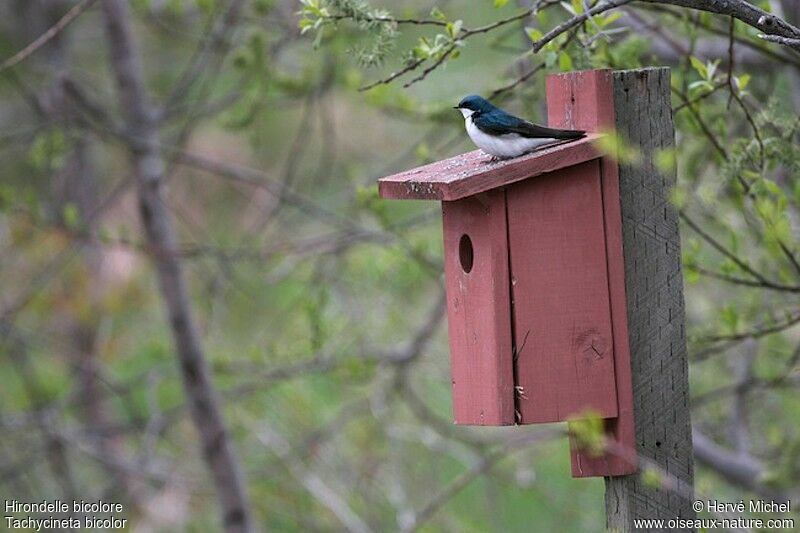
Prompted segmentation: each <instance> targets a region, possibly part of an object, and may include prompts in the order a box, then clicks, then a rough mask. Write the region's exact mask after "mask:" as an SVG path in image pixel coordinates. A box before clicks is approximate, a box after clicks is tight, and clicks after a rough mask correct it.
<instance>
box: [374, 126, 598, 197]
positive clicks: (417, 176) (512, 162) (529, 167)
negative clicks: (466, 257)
mask: <svg viewBox="0 0 800 533" xmlns="http://www.w3.org/2000/svg"><path fill="white" fill-rule="evenodd" d="M600 137H602V134H598V133H590V134H588V135H587V136H586V137H584V138H582V139H579V140H577V141H568V142H563V143H559V144H556V145H553V146H550V147H548V148H544V149H541V150H537V151H535V152H532V153H530V154H526V155H524V156H521V157H516V158H514V159H506V160H501V161H496V162H491V161H490V157H489V156H488V155H486V154H485V153H483V152H481V151H480V150H474V151H472V152H467V153H465V154H461V155H457V156H455V157H451V158H449V159H443V160H441V161H437V162H435V163H431V164H428V165H424V166H421V167H417V168H413V169H411V170H406V171H405V172H401V173H399V174H394V175H392V176H386V177H384V178H381V179H380V180H378V190H379V191H380V195H381V198H386V199H393V200H459V199H461V198H465V197H467V196H472V195H474V194H478V193H481V192H485V191H488V190H490V189H495V188H497V187H503V186H505V185H509V184H511V183H514V182H517V181H520V180H524V179H528V178H532V177H534V176H538V175H540V174H544V173H546V172H552V171H554V170H558V169H561V168H565V167H569V166H572V165H577V164H579V163H583V162H585V161H590V160H592V159H597V158H599V157H601V156H602V155H603V154H602V153H601V151H600V148H599V147H598V146H597V143H596V141H597V140H598V139H599V138H600Z"/></svg>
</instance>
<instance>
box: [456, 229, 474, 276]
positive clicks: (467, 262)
mask: <svg viewBox="0 0 800 533" xmlns="http://www.w3.org/2000/svg"><path fill="white" fill-rule="evenodd" d="M473 254H474V252H473V250H472V239H470V238H469V235H467V234H466V233H465V234H464V235H462V236H461V240H460V241H458V258H459V259H460V261H461V268H462V269H464V272H466V273H467V274H469V273H470V272H471V271H472V260H473V259H474V255H473Z"/></svg>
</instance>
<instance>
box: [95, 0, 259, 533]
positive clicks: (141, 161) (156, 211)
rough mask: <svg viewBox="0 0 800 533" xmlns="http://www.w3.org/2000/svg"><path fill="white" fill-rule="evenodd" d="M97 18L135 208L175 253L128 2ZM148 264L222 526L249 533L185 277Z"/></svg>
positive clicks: (107, 6) (163, 264) (107, 1)
mask: <svg viewBox="0 0 800 533" xmlns="http://www.w3.org/2000/svg"><path fill="white" fill-rule="evenodd" d="M103 12H104V15H105V23H106V30H107V35H108V43H109V47H110V49H111V59H110V60H111V68H112V69H113V72H114V76H115V78H116V84H117V90H118V93H119V98H120V104H121V107H122V109H123V111H124V113H125V117H126V121H127V129H128V130H129V131H130V134H131V137H130V140H129V143H128V149H129V151H130V154H131V157H132V160H133V165H134V175H135V178H136V181H137V184H138V187H139V207H140V211H141V216H142V222H143V225H144V229H145V233H146V236H147V240H148V242H149V243H150V244H151V245H153V246H154V247H155V248H158V249H160V248H164V249H167V250H172V249H174V248H175V246H176V235H175V229H174V227H173V224H172V220H171V218H170V214H169V211H168V210H167V207H166V205H165V203H164V200H163V196H162V181H163V178H164V170H165V166H164V161H163V159H162V157H161V154H160V153H159V151H158V129H157V124H156V123H155V121H154V120H153V118H154V115H155V113H154V109H153V107H152V105H151V104H150V102H149V100H148V97H147V94H146V89H145V85H144V76H143V69H142V64H141V55H140V52H139V49H138V43H137V42H136V41H135V40H134V37H133V32H132V28H131V25H130V19H131V17H130V13H129V11H128V6H127V2H124V1H123V0H104V1H103ZM153 260H154V262H155V266H156V270H157V274H158V280H159V284H160V288H161V294H162V298H163V300H164V304H165V306H166V308H167V312H168V314H169V323H170V326H171V328H172V335H173V339H174V342H175V347H176V350H177V353H178V358H179V360H180V368H181V373H182V377H183V383H184V389H185V391H186V395H187V397H188V400H189V406H190V412H191V414H192V418H193V420H194V424H195V427H196V428H197V431H198V433H199V436H200V440H201V442H202V447H203V453H204V456H205V460H206V462H207V464H208V467H209V470H210V471H211V474H212V476H213V477H214V481H215V485H216V490H217V497H218V500H219V503H220V505H221V508H222V512H223V524H224V527H225V529H226V531H228V532H237V533H238V532H242V533H246V532H249V531H252V530H253V529H254V526H253V523H252V517H251V513H250V507H249V503H248V501H247V495H246V489H245V483H244V479H243V476H242V473H241V470H240V466H239V460H238V457H237V456H236V454H235V452H234V450H233V444H232V442H231V439H230V436H229V435H228V432H227V429H226V427H225V423H224V420H223V418H222V412H221V407H220V402H219V398H218V397H217V394H216V391H215V390H214V387H213V384H212V381H211V370H210V368H209V366H208V361H207V359H206V355H205V353H204V351H203V347H202V344H201V342H200V336H199V334H198V330H197V325H196V324H195V322H194V318H193V317H192V313H191V305H190V303H189V291H188V287H187V284H186V279H185V277H184V274H183V270H182V268H181V265H180V262H179V261H178V259H177V258H176V257H175V256H174V255H173V254H155V255H154V256H153Z"/></svg>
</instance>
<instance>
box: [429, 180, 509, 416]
mask: <svg viewBox="0 0 800 533" xmlns="http://www.w3.org/2000/svg"><path fill="white" fill-rule="evenodd" d="M442 219H443V228H444V267H445V284H446V290H447V324H448V338H449V342H450V360H451V367H452V380H453V381H452V384H453V416H454V418H455V422H456V423H457V424H472V425H510V424H513V423H514V373H513V366H512V347H511V304H510V302H509V298H510V297H509V277H508V271H509V270H508V244H507V242H508V241H507V239H506V234H507V229H506V207H505V192H504V191H503V190H502V189H495V190H493V191H489V192H488V193H483V194H479V195H476V196H470V197H469V198H465V199H463V200H458V201H454V202H448V201H445V202H442ZM467 241H468V242H469V245H470V246H466V243H467ZM468 249H470V250H471V253H468Z"/></svg>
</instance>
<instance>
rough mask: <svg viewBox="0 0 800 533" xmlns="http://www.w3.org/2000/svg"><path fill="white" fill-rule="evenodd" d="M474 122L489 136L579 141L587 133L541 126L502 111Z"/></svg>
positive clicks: (481, 117) (498, 110)
mask: <svg viewBox="0 0 800 533" xmlns="http://www.w3.org/2000/svg"><path fill="white" fill-rule="evenodd" d="M473 122H474V123H475V126H477V127H478V129H479V130H481V131H482V132H484V133H488V134H489V135H508V134H510V133H516V134H517V135H521V136H522V137H528V138H545V139H546V138H552V139H578V138H580V137H583V136H584V135H585V134H586V132H584V131H579V130H560V129H557V128H547V127H545V126H539V125H538V124H534V123H532V122H528V121H527V120H522V119H521V118H518V117H515V116H514V115H509V114H508V113H506V112H505V111H502V110H500V109H495V110H492V111H490V112H488V113H481V114H480V115H478V117H477V118H474V119H473Z"/></svg>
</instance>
